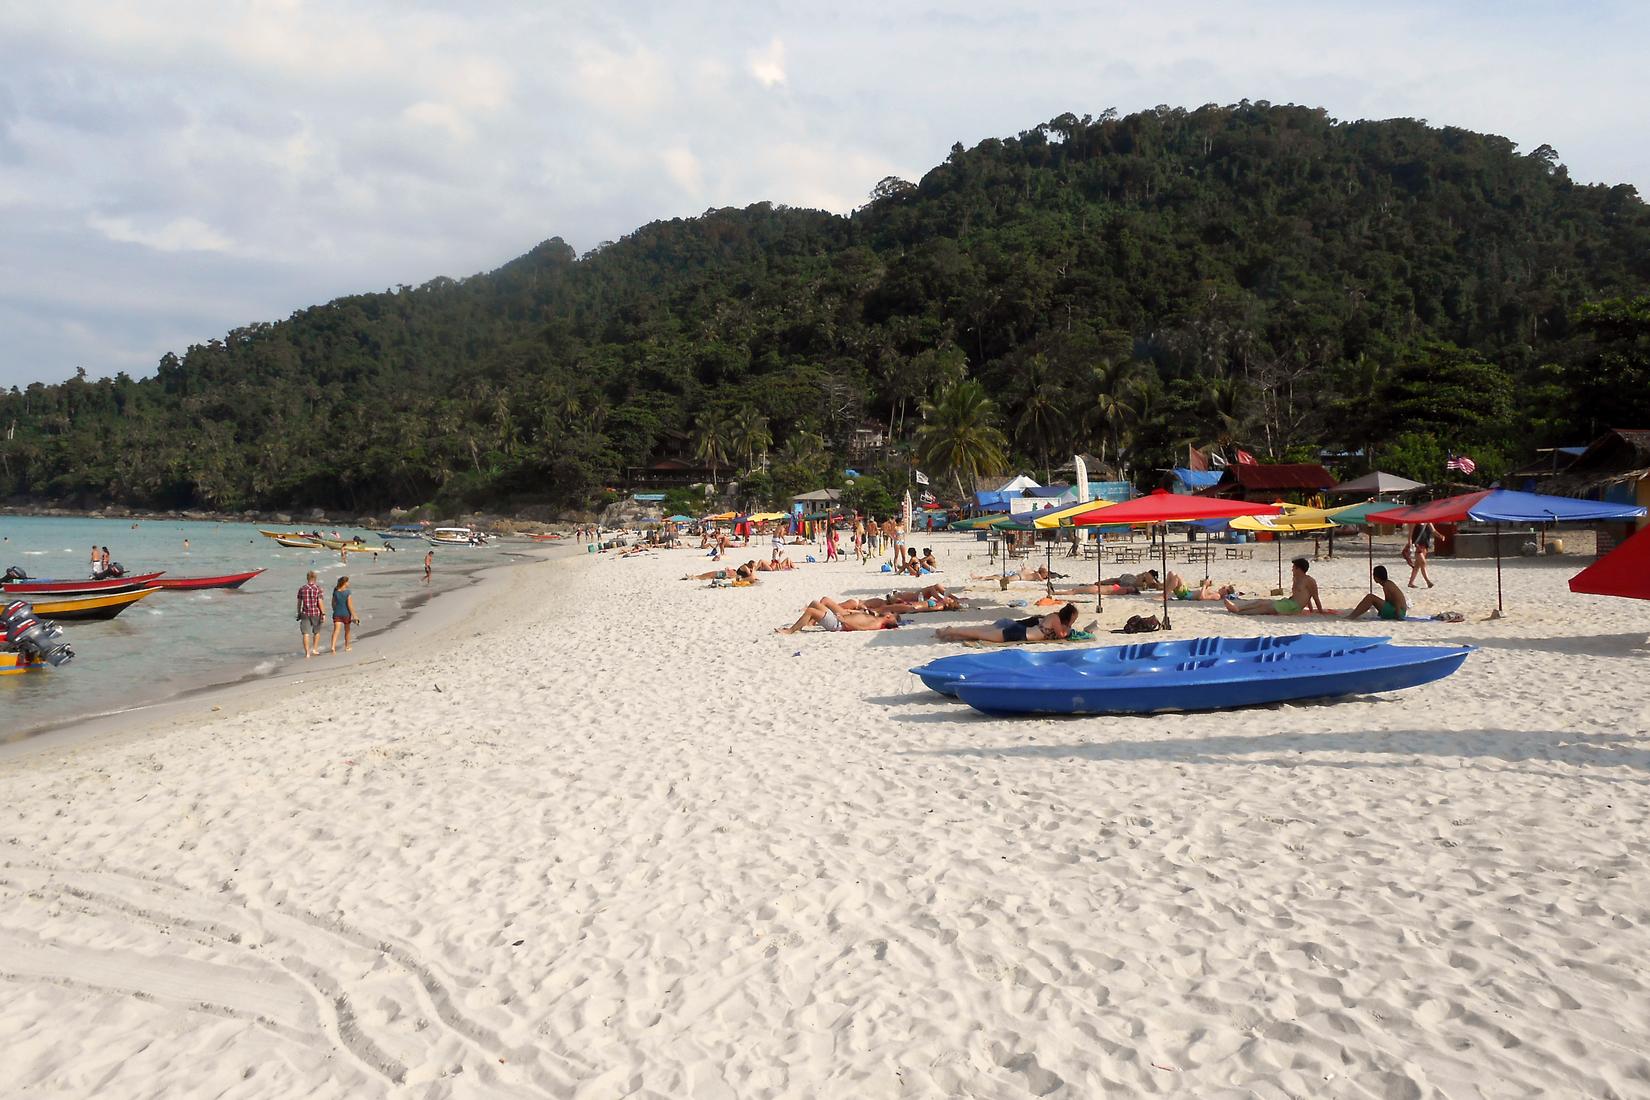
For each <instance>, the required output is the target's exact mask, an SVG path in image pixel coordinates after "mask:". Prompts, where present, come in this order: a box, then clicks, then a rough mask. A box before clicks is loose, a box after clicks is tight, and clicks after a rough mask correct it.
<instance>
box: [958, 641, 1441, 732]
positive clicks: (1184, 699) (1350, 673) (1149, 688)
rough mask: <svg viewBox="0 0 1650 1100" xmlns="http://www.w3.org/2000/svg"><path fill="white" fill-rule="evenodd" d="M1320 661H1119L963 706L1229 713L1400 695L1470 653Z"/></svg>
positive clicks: (1031, 681)
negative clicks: (1387, 693) (1239, 709)
mask: <svg viewBox="0 0 1650 1100" xmlns="http://www.w3.org/2000/svg"><path fill="white" fill-rule="evenodd" d="M1342 641H1343V643H1344V645H1342V646H1341V647H1339V648H1331V649H1325V650H1321V651H1319V652H1315V653H1294V652H1292V651H1290V650H1288V649H1282V650H1272V651H1267V652H1258V653H1251V654H1232V655H1228V656H1224V657H1222V656H1209V657H1191V658H1181V659H1169V660H1158V659H1153V658H1149V657H1148V658H1143V659H1140V660H1116V661H1110V662H1095V663H1092V664H1089V665H1087V666H1079V665H1067V666H1050V667H1049V668H1046V669H1040V670H1037V671H1034V672H1020V673H999V674H995V675H981V676H976V677H969V678H967V679H964V680H960V681H958V682H957V684H956V688H957V697H958V698H959V699H961V700H962V701H963V702H965V703H967V704H968V705H969V706H971V707H973V708H974V709H975V710H978V711H982V712H984V713H986V714H993V715H1018V714H1157V713H1161V712H1164V711H1199V710H1226V709H1229V708H1233V707H1249V706H1262V705H1266V704H1270V703H1287V702H1298V701H1301V700H1306V699H1332V698H1337V697H1340V696H1346V695H1367V694H1371V693H1374V692H1382V691H1398V690H1401V689H1403V688H1412V687H1419V686H1420V685H1422V684H1428V683H1431V682H1433V681H1435V680H1441V679H1443V678H1444V677H1446V676H1448V675H1450V674H1451V673H1453V672H1455V670H1456V669H1458V668H1460V667H1461V665H1462V663H1463V662H1464V661H1465V660H1466V659H1467V655H1468V654H1470V653H1471V652H1472V651H1473V647H1472V646H1394V645H1387V644H1386V643H1385V642H1376V641H1371V640H1370V639H1368V638H1345V639H1342Z"/></svg>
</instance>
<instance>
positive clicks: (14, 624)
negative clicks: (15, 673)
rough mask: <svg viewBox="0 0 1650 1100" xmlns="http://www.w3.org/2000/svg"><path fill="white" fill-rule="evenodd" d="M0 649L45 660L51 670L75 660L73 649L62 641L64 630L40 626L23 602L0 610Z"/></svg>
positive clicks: (54, 625)
mask: <svg viewBox="0 0 1650 1100" xmlns="http://www.w3.org/2000/svg"><path fill="white" fill-rule="evenodd" d="M0 649H3V650H9V651H11V652H14V653H21V654H23V655H24V656H26V657H32V658H35V659H37V660H41V661H45V662H46V663H47V664H49V665H51V666H52V667H54V668H55V667H57V666H58V665H61V664H64V663H65V662H67V661H71V660H73V659H74V647H73V646H71V645H69V643H68V642H65V641H63V628H62V627H60V626H58V625H57V624H56V623H43V622H41V621H40V620H39V619H36V618H35V617H34V609H33V608H31V607H30V606H29V605H28V604H26V603H24V602H23V601H22V600H18V601H16V602H14V603H10V604H7V605H6V606H5V607H4V608H0Z"/></svg>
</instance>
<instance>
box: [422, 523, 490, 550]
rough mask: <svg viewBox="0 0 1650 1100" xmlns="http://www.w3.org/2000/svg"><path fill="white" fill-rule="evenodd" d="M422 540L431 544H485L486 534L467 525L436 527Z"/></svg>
mask: <svg viewBox="0 0 1650 1100" xmlns="http://www.w3.org/2000/svg"><path fill="white" fill-rule="evenodd" d="M424 541H425V542H428V543H429V544H430V545H431V546H485V545H487V536H486V535H483V534H482V533H481V532H479V531H476V530H474V529H472V528H469V527H437V528H436V529H435V530H433V531H431V532H430V533H429V534H427V535H425V536H424Z"/></svg>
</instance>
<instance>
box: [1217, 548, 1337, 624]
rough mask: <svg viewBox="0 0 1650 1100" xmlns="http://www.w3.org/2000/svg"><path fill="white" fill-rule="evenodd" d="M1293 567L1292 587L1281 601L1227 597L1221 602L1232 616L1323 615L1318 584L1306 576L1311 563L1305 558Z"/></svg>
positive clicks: (1296, 560) (1296, 561)
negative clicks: (1313, 613) (1307, 613)
mask: <svg viewBox="0 0 1650 1100" xmlns="http://www.w3.org/2000/svg"><path fill="white" fill-rule="evenodd" d="M1292 564H1293V566H1294V570H1295V572H1294V577H1295V580H1294V586H1293V587H1292V588H1290V590H1289V595H1288V597H1286V598H1285V599H1281V600H1234V599H1231V598H1230V597H1228V598H1227V599H1225V600H1223V601H1222V602H1223V603H1225V605H1226V610H1228V611H1230V612H1231V613H1232V614H1234V615H1299V614H1300V613H1301V612H1303V611H1305V612H1316V613H1317V614H1319V615H1322V614H1323V613H1324V611H1323V601H1322V600H1320V599H1318V582H1317V581H1315V580H1313V579H1312V578H1311V577H1309V576H1307V575H1306V571H1307V570H1308V569H1310V568H1311V567H1312V563H1311V562H1309V561H1307V560H1306V559H1305V558H1296V559H1295V560H1294V562H1293V563H1292Z"/></svg>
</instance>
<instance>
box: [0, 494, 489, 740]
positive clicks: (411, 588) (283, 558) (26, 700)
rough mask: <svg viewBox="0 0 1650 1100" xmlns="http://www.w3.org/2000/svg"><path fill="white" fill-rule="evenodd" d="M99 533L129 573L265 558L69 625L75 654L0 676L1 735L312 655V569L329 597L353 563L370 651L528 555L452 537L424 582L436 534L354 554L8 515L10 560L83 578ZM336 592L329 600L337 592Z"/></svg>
mask: <svg viewBox="0 0 1650 1100" xmlns="http://www.w3.org/2000/svg"><path fill="white" fill-rule="evenodd" d="M326 533H328V534H331V529H330V528H329V529H327V532H326ZM342 533H343V534H344V535H345V536H352V535H354V534H361V535H362V537H363V538H364V539H366V540H367V542H368V543H369V545H373V546H378V545H380V543H381V541H382V540H380V539H379V538H377V537H376V536H372V535H368V534H366V533H365V532H358V531H355V530H351V529H342ZM186 539H187V540H188V543H189V545H188V548H187V549H185V548H184V540H186ZM94 543H96V544H97V545H99V546H104V545H107V546H108V547H109V548H110V552H111V554H112V556H113V559H114V560H115V561H117V562H120V563H121V564H123V565H124V566H125V567H126V569H127V571H128V572H130V573H147V572H153V571H155V570H165V571H166V573H167V574H168V575H170V576H176V577H204V576H216V575H219V574H224V573H243V572H246V571H248V570H252V569H264V570H266V571H265V572H264V573H262V574H260V575H259V576H256V577H254V578H252V579H251V580H250V581H248V582H247V583H246V584H245V585H244V586H242V587H241V588H239V589H235V590H221V589H219V590H209V591H203V592H189V591H160V592H157V593H155V594H154V595H152V596H149V597H148V598H146V599H144V600H142V601H140V602H139V603H137V604H136V605H135V606H133V607H130V608H127V609H126V611H125V612H123V613H122V614H121V615H120V617H119V618H116V619H113V620H110V621H108V622H66V623H63V624H61V625H62V626H63V633H64V637H65V638H66V639H67V640H68V641H69V642H70V643H72V644H73V646H74V649H75V658H74V660H73V661H70V662H69V663H68V664H66V665H64V666H62V667H61V668H56V669H52V670H49V671H45V672H39V673H32V674H29V675H25V676H6V677H0V740H15V739H17V738H20V737H25V736H28V735H29V734H30V733H32V732H36V731H39V730H41V729H43V728H46V727H50V726H57V725H61V724H63V723H65V722H69V721H72V720H74V719H77V718H84V717H90V716H92V715H96V714H106V713H109V712H113V711H120V710H126V709H130V708H132V707H137V706H142V705H144V704H146V703H154V702H159V701H161V700H163V699H168V698H171V697H173V696H176V695H178V694H180V693H182V692H186V691H190V690H194V689H198V688H202V687H206V686H208V685H211V684H217V683H226V682H231V681H235V680H240V679H243V678H245V677H248V676H261V675H268V674H270V673H273V672H275V671H277V670H278V669H280V668H281V667H282V666H283V665H284V664H285V663H287V662H289V661H292V660H299V661H301V660H302V659H303V650H302V645H301V643H300V641H299V636H298V626H297V623H296V622H295V621H294V614H295V605H296V595H297V590H298V586H299V585H301V584H302V583H303V581H304V574H305V573H306V572H307V571H308V570H310V569H314V570H315V571H316V572H317V573H318V574H320V576H319V582H320V584H321V587H322V589H323V591H324V592H325V593H326V594H327V595H328V596H330V593H331V590H332V587H333V585H334V584H335V583H336V581H337V579H338V577H339V576H340V575H343V574H347V575H348V576H349V578H350V588H351V590H352V591H353V592H354V593H355V605H356V608H357V610H358V611H359V612H360V614H361V615H362V616H363V617H364V619H365V622H364V623H363V624H360V626H359V627H358V634H357V636H356V652H360V651H361V649H362V647H363V646H366V647H368V648H370V647H371V646H372V645H373V636H374V635H376V634H379V633H381V632H382V631H385V630H387V629H388V628H389V627H390V626H391V625H392V624H394V623H395V622H397V621H399V620H400V619H402V618H404V617H405V616H406V615H408V614H410V613H411V612H412V611H413V610H414V609H415V608H417V607H418V606H419V605H420V604H422V603H423V602H425V601H426V600H428V599H429V598H431V597H432V596H434V595H438V594H440V593H442V592H447V591H451V590H453V589H455V588H459V587H462V586H464V585H466V584H468V583H470V582H471V580H472V579H473V578H474V576H475V574H476V573H477V572H479V571H480V570H482V569H485V568H487V567H489V566H493V565H501V564H505V563H506V562H508V561H510V560H511V559H512V558H514V557H516V556H517V554H515V553H513V552H512V551H511V550H509V549H505V548H498V547H490V548H486V549H477V550H471V549H467V548H455V549H448V548H446V547H442V548H440V549H438V550H437V551H436V563H435V564H436V568H435V574H434V577H433V578H432V581H431V583H430V584H429V585H425V584H424V583H423V559H424V552H425V551H426V550H427V549H429V547H428V546H427V545H425V544H424V543H422V542H399V543H397V546H398V547H399V549H397V550H395V551H382V552H380V553H379V554H378V555H377V556H376V558H375V557H374V556H373V555H370V554H351V555H350V561H349V564H348V565H347V566H346V565H345V564H344V563H343V562H341V561H340V560H339V556H338V555H337V554H333V553H329V552H326V551H312V550H293V549H288V548H285V547H281V546H278V545H276V543H275V542H274V540H272V539H266V538H264V537H263V536H261V535H259V534H258V529H257V528H256V527H255V526H253V525H251V524H241V523H210V522H199V521H187V520H130V519H118V520H117V519H90V518H74V519H64V518H58V517H50V518H47V517H33V516H0V571H3V570H4V569H5V568H6V567H7V566H12V565H15V566H17V567H18V568H20V569H22V570H23V571H24V572H26V573H28V574H29V575H30V576H31V577H49V578H56V579H78V578H82V577H86V576H89V575H90V564H89V560H90V557H91V548H92V545H93V544H94ZM11 598H12V597H8V598H7V602H9V601H10V599H11ZM325 602H327V604H328V605H329V609H330V599H327V600H326V601H325ZM331 629H332V627H331V620H330V617H329V619H328V622H327V625H326V627H325V628H324V630H323V634H322V640H323V642H326V643H329V644H330V641H331ZM340 645H342V641H341V640H340ZM326 659H327V658H326V657H321V658H317V660H318V661H325V660H326Z"/></svg>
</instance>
